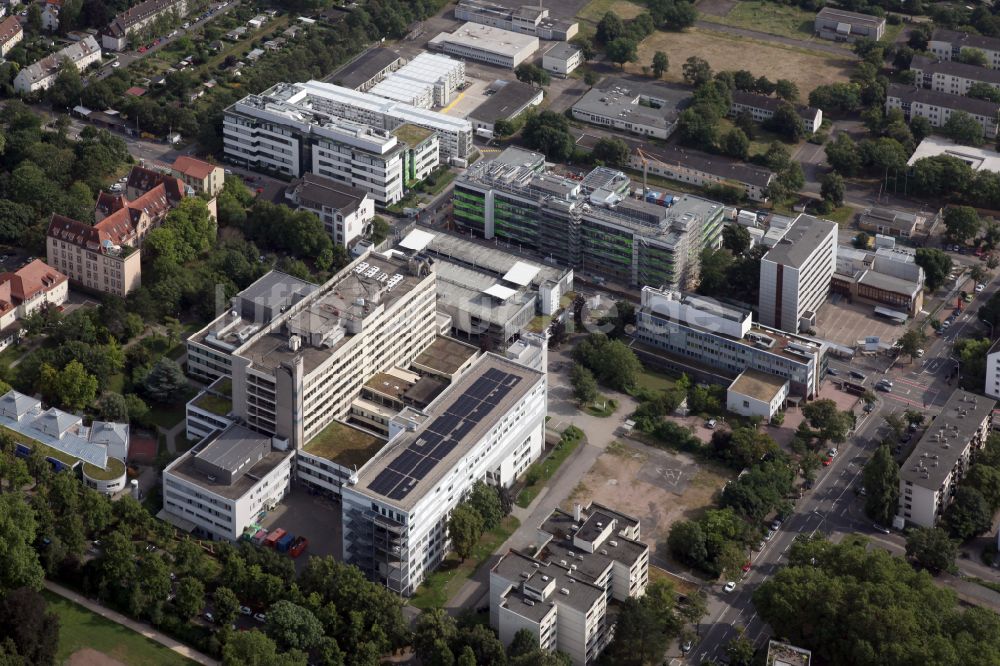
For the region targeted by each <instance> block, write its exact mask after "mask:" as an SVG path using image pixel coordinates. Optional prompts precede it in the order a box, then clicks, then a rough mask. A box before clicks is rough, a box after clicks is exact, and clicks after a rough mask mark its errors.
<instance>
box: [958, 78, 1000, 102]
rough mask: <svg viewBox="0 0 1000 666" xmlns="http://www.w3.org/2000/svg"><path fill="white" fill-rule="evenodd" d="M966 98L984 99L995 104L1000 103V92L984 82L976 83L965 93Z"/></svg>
mask: <svg viewBox="0 0 1000 666" xmlns="http://www.w3.org/2000/svg"><path fill="white" fill-rule="evenodd" d="M965 96H966V97H972V98H973V99H984V100H986V101H987V102H993V103H994V104H996V103H998V102H1000V90H997V89H996V88H994V87H993V86H991V85H990V84H988V83H983V82H982V81H976V82H975V83H973V84H972V85H971V86H969V90H968V92H966V93H965Z"/></svg>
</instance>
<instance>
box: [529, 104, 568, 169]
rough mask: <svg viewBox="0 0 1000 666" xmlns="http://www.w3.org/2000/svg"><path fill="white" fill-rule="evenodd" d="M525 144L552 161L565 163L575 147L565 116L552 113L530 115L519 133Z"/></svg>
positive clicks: (544, 112) (543, 112)
mask: <svg viewBox="0 0 1000 666" xmlns="http://www.w3.org/2000/svg"><path fill="white" fill-rule="evenodd" d="M521 136H522V137H523V138H524V141H525V143H526V144H527V145H528V147H530V148H534V149H535V150H538V151H540V152H542V153H544V154H545V155H547V156H548V157H550V158H551V159H553V160H558V161H565V160H567V159H568V158H569V157H570V156H572V154H573V149H574V147H575V145H576V143H575V141H574V140H573V137H572V135H571V134H570V133H569V121H568V120H567V119H566V116H564V115H562V114H560V113H555V112H553V111H542V112H541V113H537V114H532V115H531V116H530V117H529V118H528V120H527V121H526V122H525V123H524V129H523V130H522V132H521Z"/></svg>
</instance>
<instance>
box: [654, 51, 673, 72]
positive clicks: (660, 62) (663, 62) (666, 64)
mask: <svg viewBox="0 0 1000 666" xmlns="http://www.w3.org/2000/svg"><path fill="white" fill-rule="evenodd" d="M668 69H670V59H669V58H667V54H666V53H664V52H663V51H657V52H656V53H654V54H653V76H655V77H656V78H658V79H662V78H663V75H664V74H666V73H667V70H668Z"/></svg>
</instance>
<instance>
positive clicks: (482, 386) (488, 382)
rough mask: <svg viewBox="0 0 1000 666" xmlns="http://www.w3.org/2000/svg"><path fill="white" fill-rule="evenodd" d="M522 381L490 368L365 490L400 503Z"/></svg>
mask: <svg viewBox="0 0 1000 666" xmlns="http://www.w3.org/2000/svg"><path fill="white" fill-rule="evenodd" d="M520 381H521V378H520V377H518V376H517V375H512V374H510V373H508V372H504V371H502V370H498V369H496V368H490V369H489V370H487V371H486V372H484V373H483V376H482V377H479V378H478V379H476V381H474V382H473V383H472V385H471V386H469V388H468V389H466V390H465V392H464V393H463V394H462V395H460V396H458V398H457V399H455V400H454V401H453V402H452V403H451V405H449V406H448V408H447V409H446V410H445V411H444V413H443V414H440V415H439V416H437V417H436V418H435V419H434V420H433V421H431V422H430V424H429V425H428V426H427V427H426V428H425V429H424V431H423V432H421V433H420V435H419V436H417V438H416V439H415V440H414V441H413V442H411V443H410V444H409V445H408V446H407V447H406V448H405V449H403V451H401V452H400V453H399V455H397V456H396V459H395V460H393V461H392V462H391V463H389V465H388V466H387V467H386V468H385V469H384V470H382V471H381V472H380V473H379V474H378V476H376V477H375V478H374V479H373V480H372V482H371V483H369V484H368V489H369V490H372V491H374V492H376V493H378V494H379V495H383V496H385V497H388V498H389V499H394V500H401V499H403V498H404V497H406V495H407V494H409V492H410V491H411V490H413V488H414V487H415V486H416V485H417V483H418V482H420V481H421V480H422V479H423V478H424V477H425V476H427V474H428V473H429V472H430V471H431V470H432V469H434V467H435V466H436V465H437V464H438V463H439V462H441V461H442V460H444V459H445V457H447V456H448V454H450V453H451V452H452V451H453V450H454V449H455V447H456V446H458V444H459V442H461V441H462V439H463V438H464V437H465V436H466V435H468V434H469V433H470V432H471V431H472V429H473V428H475V427H476V425H477V424H478V423H479V422H480V421H482V420H483V419H485V418H486V417H488V416H489V415H490V413H491V412H492V411H493V410H494V409H495V408H496V407H497V406H498V405H499V404H500V402H501V401H502V400H503V399H504V397H506V395H507V394H508V393H509V392H510V390H511V389H512V388H514V387H515V386H517V384H518V383H519V382H520Z"/></svg>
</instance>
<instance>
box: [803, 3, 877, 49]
mask: <svg viewBox="0 0 1000 666" xmlns="http://www.w3.org/2000/svg"><path fill="white" fill-rule="evenodd" d="M813 30H814V32H815V33H816V35H817V36H818V37H821V38H823V39H832V40H834V41H837V42H853V41H856V40H858V39H870V40H872V41H875V42H877V41H878V40H880V39H882V35H884V34H885V19H884V18H881V17H879V16H872V15H871V14H859V13H858V12H849V11H845V10H843V9H834V8H833V7H824V8H823V9H821V10H819V12H818V13H817V14H816V19H815V21H814V23H813Z"/></svg>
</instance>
